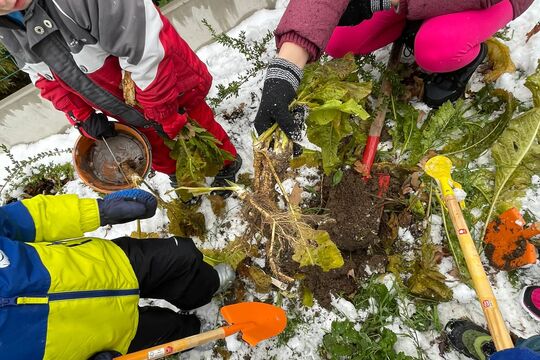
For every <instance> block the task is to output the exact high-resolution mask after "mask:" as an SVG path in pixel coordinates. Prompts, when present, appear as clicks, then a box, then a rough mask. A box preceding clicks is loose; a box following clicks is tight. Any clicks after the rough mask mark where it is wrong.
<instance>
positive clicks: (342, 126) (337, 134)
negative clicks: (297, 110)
mask: <svg viewBox="0 0 540 360" xmlns="http://www.w3.org/2000/svg"><path fill="white" fill-rule="evenodd" d="M312 116H315V115H313V114H310V117H309V118H308V124H309V125H308V129H307V136H308V139H309V141H311V142H312V143H313V144H315V145H317V146H319V147H320V148H321V157H322V163H323V170H324V172H325V174H327V175H329V174H331V173H332V171H334V169H336V167H337V166H339V165H340V164H341V159H340V158H339V157H338V156H337V153H338V147H339V145H340V144H341V141H342V140H343V139H344V138H345V137H346V136H348V135H351V134H352V132H353V129H352V126H351V124H350V122H349V120H348V119H347V118H346V117H347V115H340V116H339V117H338V118H336V119H334V120H333V121H332V122H330V123H327V124H325V125H319V124H317V123H316V121H315V120H313V119H312Z"/></svg>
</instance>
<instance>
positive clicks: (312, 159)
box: [290, 149, 322, 169]
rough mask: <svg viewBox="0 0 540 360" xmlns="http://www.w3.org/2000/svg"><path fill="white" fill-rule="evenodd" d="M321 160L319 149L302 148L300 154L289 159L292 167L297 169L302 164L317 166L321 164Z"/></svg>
mask: <svg viewBox="0 0 540 360" xmlns="http://www.w3.org/2000/svg"><path fill="white" fill-rule="evenodd" d="M321 161H322V159H321V153H320V152H319V151H315V150H308V149H304V150H303V151H302V154H301V155H300V156H296V157H293V158H292V159H291V162H290V164H291V167H292V168H293V169H298V168H300V167H302V166H307V167H311V168H318V167H319V166H320V165H321Z"/></svg>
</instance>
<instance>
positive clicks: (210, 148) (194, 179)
mask: <svg viewBox="0 0 540 360" xmlns="http://www.w3.org/2000/svg"><path fill="white" fill-rule="evenodd" d="M165 143H166V144H167V146H168V147H169V148H170V149H171V157H172V158H173V159H175V160H176V180H177V181H178V184H179V185H180V186H200V185H202V184H203V183H204V181H205V178H206V177H213V176H216V174H217V173H218V172H219V170H221V168H222V167H223V163H224V161H226V160H233V159H234V158H233V156H232V155H231V154H230V153H229V152H227V151H225V150H223V149H221V148H220V147H219V145H221V143H220V142H219V141H218V140H217V139H216V138H215V137H214V136H213V135H212V134H210V133H209V132H208V131H207V130H206V129H204V128H202V127H201V126H200V125H199V124H197V122H196V121H194V120H189V121H188V123H187V124H186V126H184V127H183V128H182V130H181V131H180V134H179V135H178V136H177V138H176V140H166V142H165ZM178 194H179V196H180V198H181V199H182V200H189V199H191V198H192V195H191V194H189V193H187V192H185V191H180V192H178Z"/></svg>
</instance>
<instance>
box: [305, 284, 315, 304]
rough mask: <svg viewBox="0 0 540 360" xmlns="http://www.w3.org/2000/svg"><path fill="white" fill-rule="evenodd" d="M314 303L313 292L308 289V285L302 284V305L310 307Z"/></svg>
mask: <svg viewBox="0 0 540 360" xmlns="http://www.w3.org/2000/svg"><path fill="white" fill-rule="evenodd" d="M314 304H315V302H314V300H313V292H312V291H311V290H309V288H308V287H305V286H304V287H303V288H302V305H304V306H305V307H309V308H310V307H313V305H314Z"/></svg>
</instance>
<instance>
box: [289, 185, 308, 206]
mask: <svg viewBox="0 0 540 360" xmlns="http://www.w3.org/2000/svg"><path fill="white" fill-rule="evenodd" d="M303 191H304V190H302V188H301V187H300V186H299V185H298V184H294V187H293V189H292V191H291V194H290V195H289V202H290V203H291V205H292V206H294V207H298V206H300V203H301V202H302V192H303Z"/></svg>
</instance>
